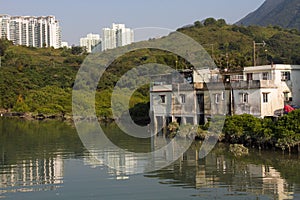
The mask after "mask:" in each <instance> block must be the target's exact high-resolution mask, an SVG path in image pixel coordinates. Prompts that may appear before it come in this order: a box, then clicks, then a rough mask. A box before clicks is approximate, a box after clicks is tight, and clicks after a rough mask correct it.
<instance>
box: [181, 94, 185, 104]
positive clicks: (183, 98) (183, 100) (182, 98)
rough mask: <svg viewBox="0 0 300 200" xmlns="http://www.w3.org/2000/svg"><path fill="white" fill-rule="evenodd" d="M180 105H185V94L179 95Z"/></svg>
mask: <svg viewBox="0 0 300 200" xmlns="http://www.w3.org/2000/svg"><path fill="white" fill-rule="evenodd" d="M180 100H181V103H185V94H181V95H180Z"/></svg>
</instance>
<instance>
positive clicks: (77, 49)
mask: <svg viewBox="0 0 300 200" xmlns="http://www.w3.org/2000/svg"><path fill="white" fill-rule="evenodd" d="M84 52H85V48H84V47H80V46H72V48H71V53H72V54H73V55H79V54H82V53H84Z"/></svg>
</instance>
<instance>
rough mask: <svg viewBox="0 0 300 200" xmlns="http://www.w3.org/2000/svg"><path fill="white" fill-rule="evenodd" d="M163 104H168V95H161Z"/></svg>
mask: <svg viewBox="0 0 300 200" xmlns="http://www.w3.org/2000/svg"><path fill="white" fill-rule="evenodd" d="M160 100H161V103H166V95H160Z"/></svg>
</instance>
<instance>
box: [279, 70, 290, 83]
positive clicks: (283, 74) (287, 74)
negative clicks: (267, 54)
mask: <svg viewBox="0 0 300 200" xmlns="http://www.w3.org/2000/svg"><path fill="white" fill-rule="evenodd" d="M281 80H282V81H289V80H291V73H290V72H287V71H284V72H281Z"/></svg>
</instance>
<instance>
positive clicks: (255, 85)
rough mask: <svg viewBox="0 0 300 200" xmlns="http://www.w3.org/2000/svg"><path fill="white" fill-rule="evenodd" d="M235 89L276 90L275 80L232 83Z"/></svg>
mask: <svg viewBox="0 0 300 200" xmlns="http://www.w3.org/2000/svg"><path fill="white" fill-rule="evenodd" d="M230 85H231V87H232V88H233V89H259V88H276V85H275V82H274V80H251V81H238V82H231V83H230Z"/></svg>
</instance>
